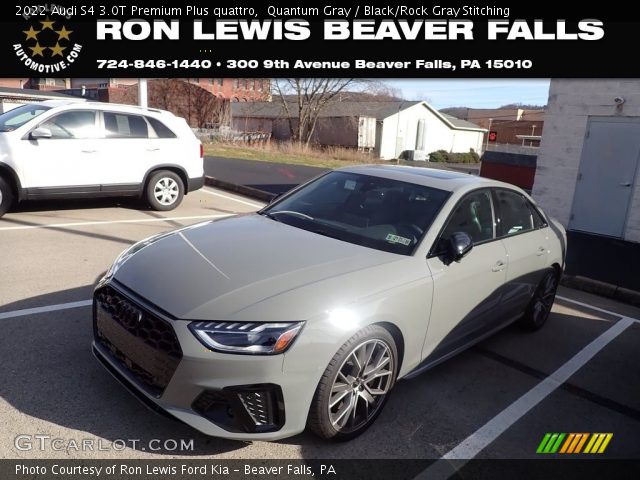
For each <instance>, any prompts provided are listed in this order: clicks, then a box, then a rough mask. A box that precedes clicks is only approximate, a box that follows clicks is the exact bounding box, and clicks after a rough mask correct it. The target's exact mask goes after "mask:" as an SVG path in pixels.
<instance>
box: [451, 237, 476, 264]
mask: <svg viewBox="0 0 640 480" xmlns="http://www.w3.org/2000/svg"><path fill="white" fill-rule="evenodd" d="M472 248H473V240H472V239H471V237H470V236H469V235H468V234H467V233H465V232H454V233H452V234H451V236H450V237H449V245H448V252H447V254H448V255H447V256H448V259H449V261H450V262H459V261H460V260H462V258H463V257H464V256H465V255H466V254H468V253H469V252H470V251H471V249H472Z"/></svg>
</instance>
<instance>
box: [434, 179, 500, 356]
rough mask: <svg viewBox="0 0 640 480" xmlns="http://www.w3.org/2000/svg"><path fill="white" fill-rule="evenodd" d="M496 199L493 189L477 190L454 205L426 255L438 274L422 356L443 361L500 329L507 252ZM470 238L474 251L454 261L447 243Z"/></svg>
mask: <svg viewBox="0 0 640 480" xmlns="http://www.w3.org/2000/svg"><path fill="white" fill-rule="evenodd" d="M493 203H494V202H493V197H492V194H491V191H490V190H489V189H480V190H476V191H473V192H471V193H469V194H467V195H466V196H465V197H463V198H462V199H461V200H460V201H459V202H458V204H457V205H456V207H455V208H454V209H453V211H452V213H451V215H450V216H449V219H448V220H447V224H446V226H445V227H444V229H443V231H442V233H441V234H440V239H439V240H438V241H437V243H436V247H435V249H434V250H435V252H434V254H433V255H430V257H429V258H428V259H427V262H428V266H429V269H430V270H431V274H432V276H433V285H434V287H433V288H434V292H433V305H432V307H431V320H430V322H429V329H428V331H427V338H426V342H425V346H424V350H423V357H427V356H429V359H428V360H427V362H431V361H432V360H438V359H439V358H442V357H444V356H446V355H448V354H450V353H452V352H454V351H456V350H457V349H460V348H463V347H465V346H467V345H468V344H469V343H471V342H473V340H474V339H477V338H478V337H480V336H482V335H483V334H486V333H488V332H490V331H491V330H494V329H495V328H497V327H498V326H499V325H500V323H501V321H502V315H501V297H502V288H503V286H504V281H505V278H506V270H507V252H506V250H505V248H504V245H503V243H502V242H501V241H500V240H496V222H495V215H494V211H495V209H494V207H493ZM456 232H462V233H466V234H467V235H469V236H470V237H471V239H472V240H473V242H474V247H473V249H472V250H471V251H470V252H469V253H468V254H467V255H466V256H465V257H464V258H462V259H461V260H460V261H459V262H449V260H448V259H447V258H446V257H447V255H446V251H447V250H446V245H447V242H448V239H449V238H450V237H451V235H452V234H453V233H456Z"/></svg>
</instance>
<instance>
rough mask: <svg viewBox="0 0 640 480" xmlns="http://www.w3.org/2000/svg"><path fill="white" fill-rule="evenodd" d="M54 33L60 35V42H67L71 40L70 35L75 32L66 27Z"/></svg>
mask: <svg viewBox="0 0 640 480" xmlns="http://www.w3.org/2000/svg"><path fill="white" fill-rule="evenodd" d="M54 31H55V32H56V33H57V34H58V40H62V39H63V38H64V39H66V40H71V39H70V38H69V35H71V34H72V33H73V30H67V29H66V27H65V26H64V25H63V26H62V28H61V29H60V30H54Z"/></svg>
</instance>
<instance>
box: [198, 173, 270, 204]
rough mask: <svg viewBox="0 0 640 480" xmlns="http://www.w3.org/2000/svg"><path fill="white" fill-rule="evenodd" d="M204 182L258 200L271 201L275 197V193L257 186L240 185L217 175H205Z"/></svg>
mask: <svg viewBox="0 0 640 480" xmlns="http://www.w3.org/2000/svg"><path fill="white" fill-rule="evenodd" d="M204 184H205V185H208V186H210V187H216V188H220V189H222V190H226V191H228V192H233V193H239V194H240V195H244V196H245V197H251V198H255V199H256V200H262V201H263V202H270V201H271V200H273V198H274V197H275V195H274V194H272V193H269V192H265V191H263V190H258V189H257V188H253V187H247V186H246V185H238V184H235V183H231V182H226V181H224V180H220V179H218V178H215V177H209V176H205V177H204Z"/></svg>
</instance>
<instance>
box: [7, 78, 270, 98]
mask: <svg viewBox="0 0 640 480" xmlns="http://www.w3.org/2000/svg"><path fill="white" fill-rule="evenodd" d="M182 80H183V81H187V82H189V83H192V84H196V85H198V86H199V87H201V88H203V89H204V90H206V91H208V92H210V93H212V94H213V95H215V96H216V97H218V98H224V99H227V100H229V101H231V102H257V101H261V102H264V101H270V100H271V79H270V78H183V79H182ZM137 83H138V80H137V79H136V78H26V79H19V78H3V79H0V87H10V88H30V89H33V90H68V89H82V88H83V87H84V88H85V89H87V90H96V89H97V90H101V89H108V90H110V89H121V88H128V87H130V86H131V85H135V84H137ZM116 95H117V94H116ZM112 96H113V95H110V93H109V92H108V91H107V92H106V93H105V92H101V93H99V94H97V95H96V98H100V99H102V98H107V100H105V101H109V100H108V99H109V98H110V97H112Z"/></svg>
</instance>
